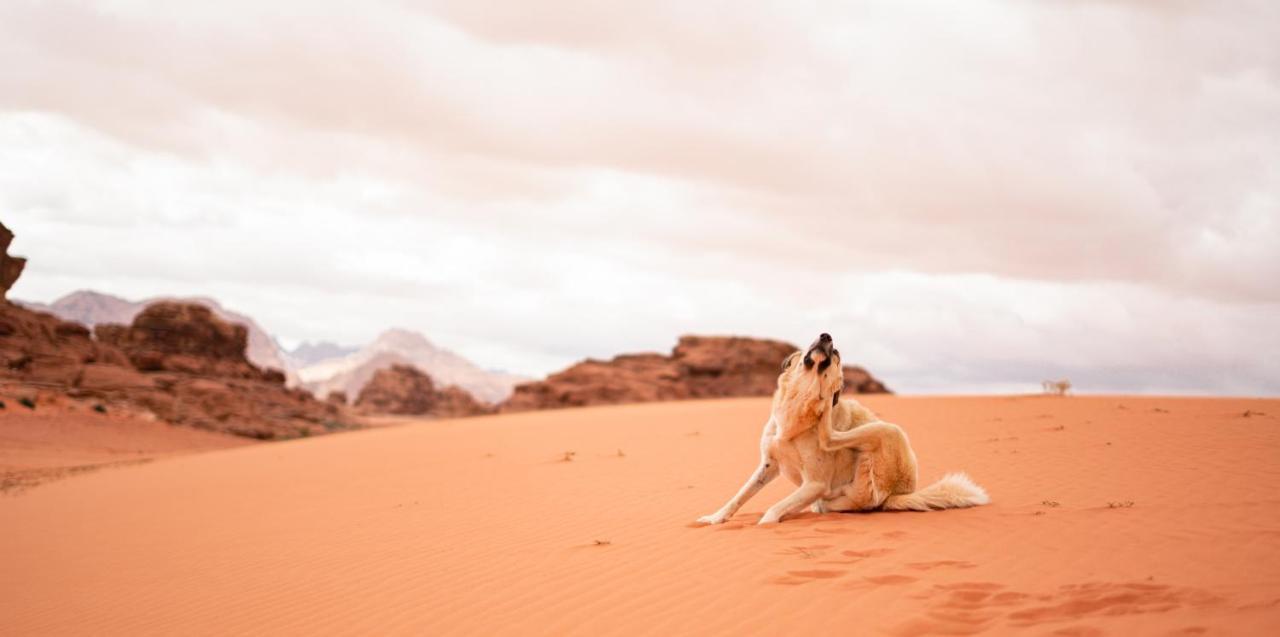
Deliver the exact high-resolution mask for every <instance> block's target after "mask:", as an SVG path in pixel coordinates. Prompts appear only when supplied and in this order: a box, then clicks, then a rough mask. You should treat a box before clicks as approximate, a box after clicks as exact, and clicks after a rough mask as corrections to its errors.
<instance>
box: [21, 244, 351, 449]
mask: <svg viewBox="0 0 1280 637" xmlns="http://www.w3.org/2000/svg"><path fill="white" fill-rule="evenodd" d="M6 236H7V233H6ZM0 243H7V242H0ZM12 262H13V261H12V258H11V257H9V256H8V253H7V251H0V263H12ZM10 283H12V282H11V281H10ZM246 334H247V331H246V329H245V328H244V327H243V326H240V325H231V324H229V323H227V322H225V321H223V320H221V319H219V318H218V317H217V316H215V315H214V314H213V313H212V312H211V311H210V310H209V309H208V308H206V307H203V306H200V305H193V304H184V303H157V304H154V305H152V306H150V307H148V308H146V309H145V310H143V311H142V312H141V313H140V314H139V315H138V316H137V317H136V318H135V319H134V320H133V323H132V325H128V326H125V325H99V326H97V329H96V335H97V338H96V339H95V338H93V337H92V336H91V335H90V332H89V329H88V328H87V327H85V326H84V325H81V324H79V323H74V322H70V321H64V320H61V319H59V318H57V317H56V316H53V315H52V314H46V313H43V312H34V311H31V310H28V309H26V308H23V307H20V306H18V305H16V304H13V303H10V302H8V301H0V393H3V394H4V395H5V396H21V397H29V396H33V395H40V394H48V393H53V394H57V395H61V396H65V397H67V398H69V399H71V400H86V401H91V402H93V403H94V404H105V405H109V406H111V408H112V409H114V408H116V407H120V408H123V409H126V410H133V411H137V412H143V413H150V414H152V415H154V416H155V417H157V418H159V419H161V420H164V421H167V422H170V423H173V424H178V425H188V426H193V427H199V428H202V429H209V430H213V431H221V432H226V433H232V434H236V435H241V436H248V437H252V438H258V439H278V438H292V437H296V436H300V435H311V434H317V433H325V432H327V431H332V430H336V429H345V428H349V427H352V426H354V425H353V423H352V422H351V421H350V420H349V419H348V418H347V417H346V416H345V415H344V412H343V411H342V409H341V408H340V407H339V406H337V405H333V404H328V403H324V402H321V401H319V400H316V399H315V398H313V397H312V396H311V395H310V394H309V393H307V392H305V391H302V390H300V389H287V388H286V387H285V386H284V375H283V374H282V373H280V372H278V371H276V370H263V369H260V368H257V367H255V366H253V365H252V364H251V363H249V361H248V360H247V359H246V358H245V347H246Z"/></svg>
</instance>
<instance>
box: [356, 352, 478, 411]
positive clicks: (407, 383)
mask: <svg viewBox="0 0 1280 637" xmlns="http://www.w3.org/2000/svg"><path fill="white" fill-rule="evenodd" d="M355 406H356V408H357V409H359V410H361V411H364V412H366V413H375V414H397V415H410V416H434V417H438V418H461V417H463V416H477V415H480V414H486V413H491V412H492V411H493V410H492V408H490V407H487V406H485V405H483V404H481V403H479V402H477V401H476V399H475V398H472V396H471V394H469V393H467V392H466V391H465V390H463V389H461V388H459V387H457V386H454V385H450V386H449V387H446V388H444V389H443V390H440V389H436V386H435V383H434V382H433V381H432V380H431V377H430V376H428V375H426V374H425V373H423V372H422V371H421V370H419V369H417V368H416V367H412V366H410V365H393V366H391V367H388V368H386V369H380V370H378V371H377V372H376V373H374V374H373V378H371V379H370V380H369V382H368V383H366V384H365V386H364V389H362V390H361V391H360V395H359V396H357V397H356V403H355Z"/></svg>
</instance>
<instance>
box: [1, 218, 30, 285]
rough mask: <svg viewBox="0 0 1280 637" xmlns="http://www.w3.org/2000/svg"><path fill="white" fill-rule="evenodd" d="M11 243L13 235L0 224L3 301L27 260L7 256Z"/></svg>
mask: <svg viewBox="0 0 1280 637" xmlns="http://www.w3.org/2000/svg"><path fill="white" fill-rule="evenodd" d="M12 242H13V233H12V232H10V231H9V229H8V228H6V227H5V226H4V224H3V223H0V299H4V298H5V296H6V295H7V294H8V293H9V288H11V287H13V284H14V282H15V281H17V280H18V277H19V276H21V275H22V268H23V267H25V266H26V265H27V260H26V259H24V258H22V257H11V256H9V244H10V243H12Z"/></svg>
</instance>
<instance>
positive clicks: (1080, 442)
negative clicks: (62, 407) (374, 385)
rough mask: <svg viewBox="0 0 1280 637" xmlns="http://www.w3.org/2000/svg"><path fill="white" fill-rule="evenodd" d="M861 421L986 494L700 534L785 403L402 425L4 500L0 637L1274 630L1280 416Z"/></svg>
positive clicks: (1026, 415)
mask: <svg viewBox="0 0 1280 637" xmlns="http://www.w3.org/2000/svg"><path fill="white" fill-rule="evenodd" d="M864 402H866V403H867V404H869V405H870V406H871V407H872V408H874V409H877V410H878V411H880V412H881V414H882V415H883V416H885V417H886V418H887V419H890V420H894V421H896V422H898V423H900V424H902V425H904V426H905V427H906V429H907V431H908V432H909V433H910V435H911V437H912V440H913V442H914V444H915V448H916V451H917V453H918V454H919V458H920V468H921V474H922V475H921V478H922V479H923V480H926V481H932V480H933V479H936V478H937V477H938V476H939V475H941V473H943V472H944V471H947V470H955V469H962V470H966V471H968V472H969V473H970V474H971V475H972V476H973V477H974V479H975V480H976V481H977V482H978V483H979V484H981V485H983V486H985V487H986V488H987V489H988V490H989V491H990V493H991V495H992V498H993V500H994V502H993V504H991V505H989V506H985V507H980V508H977V509H971V510H962V511H945V512H932V513H873V514H852V515H850V514H828V515H821V516H818V515H811V514H806V515H804V516H801V517H799V518H797V519H793V520H790V521H786V522H783V523H782V524H781V525H777V526H771V527H754V526H751V524H752V523H753V522H754V520H755V518H756V517H757V516H758V515H759V514H760V512H761V511H763V510H764V509H765V508H766V507H767V506H768V505H769V504H770V503H772V502H773V501H775V500H776V499H777V498H779V497H780V496H781V495H782V494H783V493H784V492H785V491H786V489H788V488H790V485H786V484H783V483H782V482H779V483H775V484H774V485H771V486H770V487H769V488H768V489H766V490H765V491H764V492H763V493H761V494H760V496H758V497H757V499H755V500H753V501H752V502H750V503H749V504H748V505H747V506H746V507H745V509H744V512H743V513H741V514H739V515H738V516H737V517H736V518H734V519H733V520H732V521H731V522H730V523H729V524H727V525H724V526H720V527H696V528H695V527H694V526H692V525H691V524H690V523H691V521H692V520H693V519H694V518H696V517H697V516H698V515H701V514H704V513H708V512H711V511H714V510H715V509H716V508H717V507H718V506H720V504H721V503H722V502H723V501H724V499H726V498H727V497H728V496H729V495H730V494H731V493H732V492H733V491H734V490H736V489H737V488H738V486H739V483H740V482H741V481H742V479H743V478H745V477H746V475H747V474H748V473H749V472H750V470H751V469H752V468H753V465H754V462H755V454H756V451H755V450H756V439H757V435H758V432H759V429H760V426H761V424H762V423H763V420H764V419H765V417H766V413H767V410H768V400H767V399H742V400H723V401H703V402H682V403H667V404H654V405H639V406H623V407H604V408H593V409H580V410H568V411H555V412H536V413H528V414H519V415H510V416H496V417H485V418H475V419H469V420H460V421H448V422H428V423H421V424H412V425H406V426H401V427H388V428H382V429H374V430H368V431H363V432H356V433H351V434H343V435H334V436H326V437H322V438H313V439H305V440H296V441H291V442H284V443H273V444H261V445H253V446H247V447H241V448H236V449H230V450H225V451H218V452H213V453H206V454H200V455H191V456H183V457H177V458H168V459H163V460H158V461H156V462H152V463H149V464H144V465H137V466H130V467H125V468H120V469H113V470H109V471H100V472H95V473H91V474H86V475H83V476H77V477H75V478H72V479H68V480H62V481H59V482H54V483H51V484H46V485H41V486H39V487H36V488H33V489H30V490H27V491H24V492H22V493H19V494H16V495H6V496H0V565H3V577H0V633H3V634H13V635H34V634H94V635H103V634H126V635H139V634H182V635H196V634H289V633H294V634H335V633H336V634H415V635H426V634H433V635H438V634H546V635H560V634H590V635H597V634H635V633H646V634H744V633H753V634H782V633H786V634H814V635H826V634H838V633H839V634H891V635H917V634H942V635H966V634H976V633H983V634H1011V633H1017V634H1037V635H1040V634H1056V635H1103V634H1105V635H1169V634H1176V635H1198V634H1215V635H1216V634H1235V635H1265V634H1280V495H1277V494H1280V462H1278V461H1280V426H1278V425H1280V419H1278V418H1277V416H1280V401H1276V400H1243V399H1221V400H1211V399H1174V398H1158V399H1153V398H1091V397H1083V398H1081V397H1071V398H1044V397H1020V398H990V397H988V398H896V397H888V396H886V397H871V398H867V399H866V400H865V401H864ZM1246 410H1250V411H1251V412H1264V413H1263V414H1262V415H1256V414H1253V415H1250V416H1248V417H1246V416H1244V415H1243V414H1244V412H1245V411H1246ZM567 451H573V452H575V454H574V455H573V456H572V460H571V461H568V462H565V461H561V459H562V458H563V457H564V455H565V452H567ZM1109 502H1110V503H1116V506H1117V508H1109V507H1108V503H1109ZM1129 502H1132V503H1133V504H1132V505H1128V503H1129Z"/></svg>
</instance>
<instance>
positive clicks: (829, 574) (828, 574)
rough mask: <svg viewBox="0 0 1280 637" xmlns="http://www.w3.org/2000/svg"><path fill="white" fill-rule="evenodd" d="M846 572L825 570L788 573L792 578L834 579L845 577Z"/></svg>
mask: <svg viewBox="0 0 1280 637" xmlns="http://www.w3.org/2000/svg"><path fill="white" fill-rule="evenodd" d="M844 574H845V571H829V570H824V569H814V570H809V571H787V575H790V576H791V577H808V578H810V579H833V578H836V577H840V576H841V575H844Z"/></svg>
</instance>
